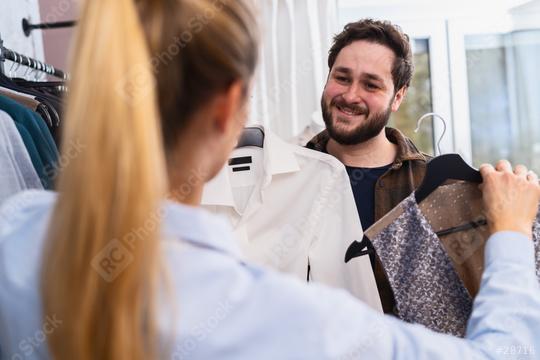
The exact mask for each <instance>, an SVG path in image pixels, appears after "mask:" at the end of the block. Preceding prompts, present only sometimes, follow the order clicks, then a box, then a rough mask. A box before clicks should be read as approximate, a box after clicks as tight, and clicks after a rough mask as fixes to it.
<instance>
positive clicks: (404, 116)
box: [390, 39, 433, 155]
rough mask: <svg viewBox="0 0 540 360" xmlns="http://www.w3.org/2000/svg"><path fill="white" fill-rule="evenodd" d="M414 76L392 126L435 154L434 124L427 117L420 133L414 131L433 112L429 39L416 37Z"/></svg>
mask: <svg viewBox="0 0 540 360" xmlns="http://www.w3.org/2000/svg"><path fill="white" fill-rule="evenodd" d="M414 66H415V71H414V76H413V79H412V82H411V86H410V87H409V90H408V92H407V96H406V97H405V100H404V101H403V103H402V104H401V107H400V108H399V110H398V111H397V112H396V113H395V114H393V115H392V117H391V121H390V126H394V127H396V128H398V129H400V130H401V131H402V132H403V133H404V134H405V135H406V136H408V137H409V138H411V139H412V141H413V142H414V143H415V144H416V146H417V147H418V148H419V150H420V151H423V152H425V153H427V154H430V155H431V154H433V125H432V121H431V120H428V119H426V120H425V121H424V122H423V123H422V127H421V128H420V130H419V131H418V133H415V132H414V129H415V128H416V121H417V120H418V119H420V117H422V115H424V114H426V113H429V112H432V111H433V110H432V108H433V107H432V102H431V74H430V69H429V40H428V39H414Z"/></svg>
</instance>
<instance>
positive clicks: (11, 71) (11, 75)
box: [8, 54, 17, 77]
mask: <svg viewBox="0 0 540 360" xmlns="http://www.w3.org/2000/svg"><path fill="white" fill-rule="evenodd" d="M14 55H15V60H13V62H12V63H11V67H10V68H9V73H8V74H9V77H13V68H14V67H15V64H16V63H17V54H14Z"/></svg>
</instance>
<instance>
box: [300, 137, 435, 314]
mask: <svg viewBox="0 0 540 360" xmlns="http://www.w3.org/2000/svg"><path fill="white" fill-rule="evenodd" d="M386 137H387V138H388V140H390V141H391V142H393V143H394V144H396V145H397V146H398V153H397V156H396V159H395V160H394V163H393V165H392V167H391V168H390V169H389V170H388V171H387V172H386V173H385V174H384V175H383V176H381V177H380V178H379V180H378V181H377V183H376V185H375V222H377V221H378V220H379V219H381V218H382V217H383V216H384V215H386V214H387V213H388V212H390V210H392V209H393V208H394V207H396V206H397V205H398V204H399V203H400V202H401V201H402V200H403V199H405V198H406V197H407V196H409V195H410V194H411V193H412V192H413V191H414V190H415V189H416V188H417V187H418V186H420V184H421V183H422V179H423V178H424V174H425V171H426V163H427V161H428V160H429V159H431V157H430V156H429V155H426V154H424V153H422V152H420V151H419V150H418V149H417V148H416V146H415V145H414V144H413V142H412V141H411V140H410V139H409V138H407V137H405V135H403V134H402V133H401V132H400V131H399V130H397V129H393V128H390V127H387V128H386ZM329 139H330V137H329V135H328V132H327V131H326V130H324V131H323V132H321V133H319V134H318V135H316V136H315V137H314V138H313V139H311V140H310V141H309V142H308V143H307V145H306V147H307V148H309V149H313V150H317V151H321V152H325V153H327V151H326V145H327V144H328V140H329ZM364 230H366V229H364ZM374 273H375V280H376V282H377V287H378V289H379V295H380V297H381V302H382V306H383V309H384V312H385V313H394V296H393V294H392V290H391V288H390V284H389V283H388V279H387V278H386V275H385V274H384V271H383V269H382V266H381V264H380V262H379V261H377V262H376V263H375V268H374Z"/></svg>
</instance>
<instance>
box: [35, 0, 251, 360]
mask: <svg viewBox="0 0 540 360" xmlns="http://www.w3.org/2000/svg"><path fill="white" fill-rule="evenodd" d="M135 4H137V6H135ZM256 29H257V26H256V22H255V18H254V16H253V13H252V9H251V7H250V6H249V4H248V0H86V1H85V2H84V4H83V9H82V14H81V20H80V21H79V24H78V31H77V36H76V39H75V41H76V43H75V47H74V49H73V50H74V53H73V55H74V60H73V63H72V68H71V70H70V72H71V76H72V81H71V84H70V91H71V92H70V95H69V98H68V102H67V104H68V105H67V110H66V116H65V121H64V123H65V128H64V132H63V146H62V152H63V153H65V154H66V155H67V154H69V156H66V158H69V159H71V161H70V162H69V163H68V164H67V166H66V167H65V168H64V169H61V173H60V176H59V182H58V192H59V195H58V200H57V203H56V206H55V209H54V212H53V214H52V218H51V223H50V228H49V234H48V241H47V244H46V248H45V250H44V258H43V272H42V283H41V293H42V298H43V318H47V316H51V317H52V316H55V317H56V318H57V319H59V320H60V321H61V322H62V325H61V326H60V327H59V328H58V329H55V330H54V331H53V332H52V333H50V334H48V338H47V340H48V344H49V350H50V352H51V355H52V357H53V358H55V359H59V360H90V359H92V360H94V359H99V360H108V359H111V360H112V359H115V360H116V359H130V360H132V359H155V358H158V357H162V356H165V355H164V352H163V349H161V348H160V346H161V345H169V344H168V341H169V339H163V340H164V341H162V342H161V343H159V344H158V338H157V336H156V335H157V324H156V321H157V320H156V319H157V317H156V314H155V306H154V303H155V302H156V299H155V297H156V296H157V290H158V286H159V284H158V280H159V279H161V278H160V277H159V276H158V274H160V273H161V272H160V271H159V270H160V269H159V268H158V265H159V264H160V261H161V259H160V256H159V254H160V248H159V246H160V241H159V229H160V212H159V206H160V200H161V199H163V198H164V197H165V192H166V189H167V181H166V177H167V171H166V168H165V164H166V161H165V158H166V157H165V153H164V152H165V151H164V149H167V151H171V152H172V151H175V148H176V146H177V144H178V142H179V141H181V139H182V138H183V134H182V132H183V130H184V129H185V128H186V123H187V122H189V121H191V118H192V115H193V114H194V113H195V112H197V111H198V110H199V108H200V107H202V106H205V103H206V102H208V101H209V99H211V97H212V96H214V95H216V94H217V93H219V92H220V91H223V90H226V89H227V87H228V86H230V85H231V84H232V83H233V82H234V81H237V80H242V81H243V82H244V83H245V84H246V87H247V84H249V82H250V79H251V77H252V75H253V72H254V69H255V65H256V63H257V55H258V34H257V31H256ZM151 55H152V56H151ZM71 144H76V145H77V149H81V148H82V151H79V152H76V154H77V156H75V157H73V151H71V150H72V149H70V145H71ZM182 170H185V171H189V169H187V168H186V169H175V171H182ZM165 290H167V289H165ZM164 300H166V301H168V300H169V299H164ZM172 300H173V301H174V300H175V299H172ZM176 300H177V299H176ZM179 310H180V311H181V309H179ZM180 316H181V313H180Z"/></svg>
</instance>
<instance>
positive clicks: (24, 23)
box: [22, 19, 77, 36]
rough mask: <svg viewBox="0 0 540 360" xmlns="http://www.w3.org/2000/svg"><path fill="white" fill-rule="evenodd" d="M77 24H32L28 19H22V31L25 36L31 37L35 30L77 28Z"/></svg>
mask: <svg viewBox="0 0 540 360" xmlns="http://www.w3.org/2000/svg"><path fill="white" fill-rule="evenodd" d="M76 23H77V22H76V21H59V22H52V23H42V24H30V21H29V20H28V19H22V29H23V32H24V35H26V36H30V33H31V32H32V30H35V29H42V30H48V29H59V28H68V27H73V26H75V24H76Z"/></svg>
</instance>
